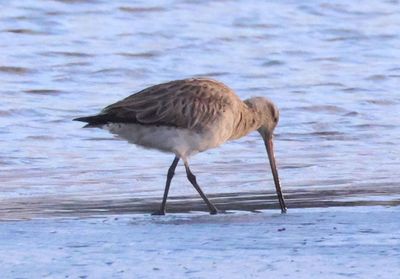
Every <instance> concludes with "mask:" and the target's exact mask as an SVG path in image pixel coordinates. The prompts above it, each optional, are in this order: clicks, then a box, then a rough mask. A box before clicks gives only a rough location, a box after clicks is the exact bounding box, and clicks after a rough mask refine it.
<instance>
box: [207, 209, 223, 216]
mask: <svg viewBox="0 0 400 279" xmlns="http://www.w3.org/2000/svg"><path fill="white" fill-rule="evenodd" d="M223 213H226V211H225V210H220V209H216V208H214V209H211V210H210V215H217V214H223Z"/></svg>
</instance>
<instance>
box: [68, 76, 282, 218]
mask: <svg viewBox="0 0 400 279" xmlns="http://www.w3.org/2000/svg"><path fill="white" fill-rule="evenodd" d="M73 120H75V121H81V122H85V123H87V124H86V125H85V126H84V128H101V129H104V130H108V131H109V132H110V133H112V134H114V135H116V136H117V137H119V138H121V139H123V140H126V141H128V142H129V143H133V144H136V145H139V146H141V147H144V148H145V149H156V150H159V151H161V152H166V153H172V154H175V158H174V160H173V161H172V164H171V166H170V167H169V169H168V172H167V179H166V183H165V189H164V195H163V199H162V202H161V205H160V208H159V210H157V211H155V212H154V213H153V215H165V214H166V204H167V198H168V192H169V189H170V185H171V181H172V178H173V176H174V174H175V169H176V167H177V165H178V162H179V161H180V160H182V161H183V164H184V166H185V170H186V175H187V179H188V180H189V182H190V183H191V184H192V185H193V187H194V188H195V189H196V190H197V192H198V193H199V195H200V196H201V198H202V199H203V200H204V202H205V204H206V205H207V207H208V209H209V212H210V214H217V213H218V212H219V211H218V209H217V208H216V207H215V205H214V204H213V203H212V202H211V201H210V200H209V199H208V198H207V196H206V195H205V194H204V192H203V191H202V189H201V188H200V186H199V184H198V182H197V179H196V176H195V175H194V174H193V172H192V171H191V169H190V167H189V158H190V157H191V156H193V155H195V154H197V153H199V152H203V151H206V150H208V149H211V148H216V147H218V146H220V145H221V144H223V143H225V142H227V141H230V140H235V139H239V138H241V137H243V136H245V135H247V134H249V133H250V132H252V131H258V132H259V134H260V135H261V137H262V139H263V141H264V144H265V147H266V151H267V154H268V159H269V163H270V167H271V172H272V176H273V180H274V183H275V189H276V194H277V197H278V200H279V205H280V209H281V212H282V213H286V210H287V208H286V205H285V200H284V196H283V193H282V189H281V184H280V180H279V176H278V171H277V166H276V162H275V155H274V147H273V132H274V129H275V127H276V126H277V124H278V121H279V110H278V108H277V106H276V105H275V104H274V103H273V102H272V101H271V100H270V99H268V98H265V97H251V98H249V99H245V100H243V101H242V100H241V99H240V98H239V97H238V95H236V94H235V92H234V91H233V90H232V89H231V88H229V87H228V86H227V85H225V84H224V83H222V82H220V81H217V80H214V79H210V78H206V77H195V78H186V79H180V80H173V81H169V82H166V83H161V84H157V85H153V86H150V87H148V88H145V89H143V90H141V91H139V92H137V93H135V94H132V95H130V96H128V97H126V98H124V99H122V100H120V101H118V102H116V103H113V104H111V105H109V106H107V107H105V108H104V109H103V110H101V111H100V113H99V114H97V115H91V116H85V117H79V118H75V119H73Z"/></svg>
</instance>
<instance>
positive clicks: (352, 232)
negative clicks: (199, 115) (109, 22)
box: [0, 206, 400, 279]
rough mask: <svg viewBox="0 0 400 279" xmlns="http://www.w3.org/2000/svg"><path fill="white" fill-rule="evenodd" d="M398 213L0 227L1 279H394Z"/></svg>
mask: <svg viewBox="0 0 400 279" xmlns="http://www.w3.org/2000/svg"><path fill="white" fill-rule="evenodd" d="M399 213H400V207H381V206H374V207H342V208H338V207H333V208H314V209H310V208H303V209H291V210H290V211H289V213H288V214H279V213H276V211H275V210H266V211H263V212H261V213H259V214H257V213H249V212H241V211H235V212H231V213H230V214H222V215H216V216H210V215H208V214H206V213H199V212H198V213H190V214H186V213H181V214H171V215H167V216H161V217H160V216H149V215H147V214H146V215H143V214H135V215H114V216H111V215H108V216H101V217H97V218H46V219H35V220H30V221H3V222H1V223H0V265H1V266H2V270H1V274H2V278H294V277H296V278H388V279H389V278H398V277H399V276H400V236H399V234H398V232H399V231H400V224H399V222H398V216H399Z"/></svg>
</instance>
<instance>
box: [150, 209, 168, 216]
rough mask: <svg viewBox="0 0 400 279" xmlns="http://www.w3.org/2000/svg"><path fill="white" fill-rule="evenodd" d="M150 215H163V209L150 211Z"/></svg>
mask: <svg viewBox="0 0 400 279" xmlns="http://www.w3.org/2000/svg"><path fill="white" fill-rule="evenodd" d="M151 215H153V216H160V215H165V210H161V209H160V210H157V211H155V212H153V213H151Z"/></svg>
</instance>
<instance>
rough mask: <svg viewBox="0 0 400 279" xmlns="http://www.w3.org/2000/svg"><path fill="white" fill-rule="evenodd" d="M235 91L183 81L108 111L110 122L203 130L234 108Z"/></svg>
mask: <svg viewBox="0 0 400 279" xmlns="http://www.w3.org/2000/svg"><path fill="white" fill-rule="evenodd" d="M232 95H234V94H233V93H232V91H231V90H230V89H229V88H228V87H226V86H224V85H223V84H222V83H217V84H214V83H212V82H210V81H202V80H187V81H185V80H183V81H182V80H181V81H173V82H169V83H164V84H159V85H155V86H152V87H149V88H146V89H144V90H142V91H140V92H138V93H136V94H133V95H131V96H129V97H127V98H125V99H123V100H121V101H119V102H117V103H114V104H112V105H110V106H108V107H106V108H105V109H104V110H103V111H102V113H101V114H100V115H99V116H101V117H102V119H105V120H107V119H109V120H108V122H124V123H139V124H144V125H164V126H174V127H178V128H187V129H192V130H201V129H204V128H206V127H207V126H208V125H210V124H211V123H213V122H214V121H217V120H218V118H219V117H220V116H221V114H223V113H224V111H225V110H226V109H227V108H228V107H230V103H231V101H232V99H231V98H232Z"/></svg>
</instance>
